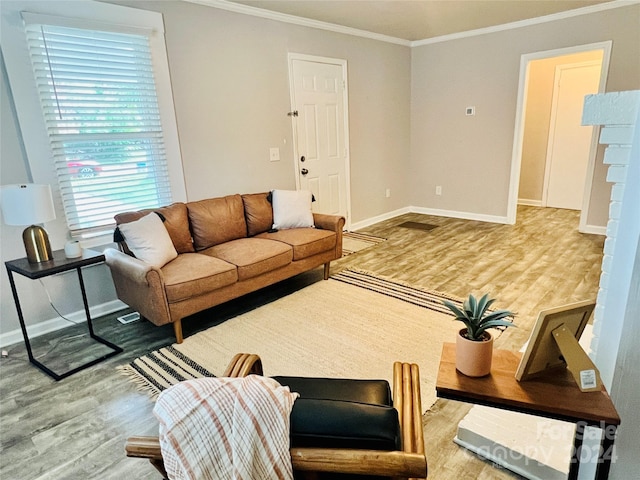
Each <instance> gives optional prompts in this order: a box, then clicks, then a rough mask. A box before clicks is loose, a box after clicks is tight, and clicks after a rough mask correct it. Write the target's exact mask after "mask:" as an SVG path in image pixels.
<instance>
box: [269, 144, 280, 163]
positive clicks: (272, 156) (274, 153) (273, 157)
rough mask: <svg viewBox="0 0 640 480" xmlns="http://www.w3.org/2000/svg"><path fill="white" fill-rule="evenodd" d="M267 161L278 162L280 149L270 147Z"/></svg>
mask: <svg viewBox="0 0 640 480" xmlns="http://www.w3.org/2000/svg"><path fill="white" fill-rule="evenodd" d="M269 160H270V161H271V162H277V161H278V160H280V149H279V148H278V147H271V148H270V149H269Z"/></svg>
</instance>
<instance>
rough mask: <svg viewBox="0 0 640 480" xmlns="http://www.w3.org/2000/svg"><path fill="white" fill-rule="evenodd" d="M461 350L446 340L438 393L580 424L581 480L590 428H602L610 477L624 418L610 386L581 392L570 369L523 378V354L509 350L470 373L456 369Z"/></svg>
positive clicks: (572, 471) (605, 471)
mask: <svg viewBox="0 0 640 480" xmlns="http://www.w3.org/2000/svg"><path fill="white" fill-rule="evenodd" d="M455 352H456V346H455V344H454V343H445V344H444V346H443V349H442V356H441V358H440V367H439V370H438V379H437V381H436V392H437V395H438V397H441V398H446V399H450V400H458V401H461V402H469V403H476V404H479V405H486V406H490V407H496V408H503V409H506V410H512V411H516V412H522V413H528V414H531V415H538V416H542V417H547V418H552V419H555V420H564V421H568V422H572V423H575V424H576V433H575V437H574V443H573V445H574V449H573V455H572V458H571V464H570V468H569V476H568V478H569V479H571V480H574V479H577V478H578V469H579V466H580V458H581V455H580V453H581V449H582V440H583V438H584V429H585V427H586V426H595V427H599V428H601V429H602V432H603V434H602V439H601V444H600V451H599V454H598V466H597V470H596V479H598V480H604V479H606V478H607V477H608V476H609V469H610V467H611V461H612V459H613V443H614V441H615V435H616V430H617V427H618V425H620V417H619V416H618V412H617V411H616V409H615V406H614V405H613V402H612V401H611V397H609V394H608V393H607V391H606V389H604V387H603V389H602V390H601V391H598V392H581V391H580V389H579V388H578V386H577V385H576V383H575V381H574V379H573V377H572V376H571V374H570V373H569V372H568V371H567V370H566V369H564V370H558V371H556V372H553V375H549V374H548V375H545V376H542V377H539V378H536V379H535V380H527V381H524V382H518V381H517V380H516V379H515V373H516V369H517V368H518V364H519V362H520V357H521V354H520V353H517V352H511V351H508V350H494V351H493V364H492V367H491V373H490V374H489V375H487V376H486V377H480V378H473V377H467V376H465V375H463V374H461V373H459V372H458V371H457V370H456V362H455Z"/></svg>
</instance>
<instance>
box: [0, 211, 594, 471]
mask: <svg viewBox="0 0 640 480" xmlns="http://www.w3.org/2000/svg"><path fill="white" fill-rule="evenodd" d="M407 221H409V222H422V223H429V224H434V225H437V227H436V228H434V229H432V230H430V231H423V230H417V229H411V228H405V227H399V226H398V225H399V224H401V223H403V222H407ZM577 227H578V212H574V211H569V210H558V209H550V208H548V209H542V208H535V207H520V208H519V209H518V222H517V224H516V225H513V226H510V225H497V224H489V223H482V222H474V221H466V220H457V219H450V218H442V217H431V216H426V215H418V214H407V215H402V216H400V217H397V218H394V219H391V220H387V221H384V222H381V223H379V224H376V225H373V226H371V227H369V228H366V229H364V230H362V232H365V233H370V234H374V235H378V236H382V237H385V238H387V239H388V240H387V241H386V242H383V243H381V244H378V245H376V246H374V247H371V248H369V249H366V250H363V251H361V252H358V253H355V254H353V255H350V256H348V257H345V258H344V259H342V260H339V261H336V262H334V263H333V264H332V273H335V272H336V271H338V270H341V269H343V268H346V267H350V266H353V267H358V268H361V269H365V270H370V271H372V272H375V273H377V274H380V275H385V276H388V277H391V278H394V279H397V280H402V281H404V282H408V283H411V284H413V285H418V286H421V287H424V288H428V289H433V290H439V291H442V292H445V293H449V294H452V295H456V296H460V297H464V296H466V295H467V294H468V293H476V294H481V293H484V292H489V293H491V295H492V296H494V297H496V298H498V301H497V302H496V305H495V306H496V307H498V308H508V309H510V310H512V311H515V312H517V313H518V316H517V318H516V323H517V325H518V328H511V329H508V330H507V331H506V332H505V333H504V334H503V335H502V336H501V337H500V338H499V339H498V340H497V347H498V348H506V349H513V350H517V349H519V348H520V347H521V346H522V344H523V343H524V342H525V341H526V339H527V338H528V335H529V332H530V329H531V327H532V325H533V322H534V321H535V318H536V316H537V313H538V311H539V310H540V309H543V308H548V307H551V306H557V305H562V304H565V303H569V302H572V301H577V300H582V299H595V297H596V294H597V291H598V281H599V274H600V263H601V259H602V249H603V245H604V237H601V236H595V235H584V234H580V233H578V232H577ZM321 279H322V268H319V269H316V270H314V271H313V272H309V273H306V274H303V275H300V276H298V277H296V278H295V279H291V280H287V281H284V282H281V283H280V284H278V285H276V286H274V287H270V288H267V289H263V290H262V291H260V292H257V293H255V294H251V295H248V296H246V297H244V298H242V299H239V300H236V301H232V302H229V303H227V304H225V305H222V306H219V307H216V308H214V309H211V310H209V311H207V312H205V313H203V314H199V315H198V316H197V317H195V318H191V319H188V320H185V321H184V322H183V325H184V330H185V335H186V336H188V335H191V334H193V333H195V332H196V331H198V330H202V329H205V328H208V327H209V326H211V325H214V324H216V323H218V322H221V321H224V320H225V319H227V318H230V317H233V316H235V315H238V314H240V313H242V312H244V311H247V310H250V309H252V308H255V307H257V306H259V305H261V304H263V303H266V302H270V301H273V300H274V299H276V298H278V297H279V296H281V295H283V294H286V293H288V292H291V291H293V290H296V289H299V288H303V287H304V286H306V285H308V284H310V283H313V282H316V281H321ZM95 329H96V333H98V334H99V335H102V336H104V337H105V338H106V339H108V340H110V341H112V342H114V343H116V344H118V345H120V346H122V347H123V348H124V349H125V351H124V353H122V354H120V355H118V356H116V357H113V358H111V359H109V360H107V361H105V362H103V363H100V364H98V365H96V366H94V367H91V368H90V369H87V370H84V371H82V372H80V373H77V374H75V375H73V376H71V377H69V378H67V379H64V380H62V381H60V382H54V381H53V380H52V379H50V378H49V377H48V376H46V375H44V374H43V373H41V372H40V371H39V370H37V369H35V368H34V367H32V366H31V365H30V364H29V363H28V362H27V360H26V352H25V348H24V346H23V345H22V344H19V345H15V346H13V347H10V348H7V350H8V352H9V356H8V357H7V358H1V359H0V463H1V464H0V478H2V479H3V480H30V479H41V480H44V479H56V480H59V479H78V480H80V479H93V478H100V479H110V478H114V479H120V480H124V479H146V478H149V479H158V478H160V477H159V475H158V474H157V473H156V471H155V470H154V469H153V468H152V467H151V466H150V465H149V464H148V463H147V462H146V461H143V460H133V459H128V458H126V457H125V456H124V451H123V445H124V440H125V438H126V437H127V436H129V435H132V434H142V435H144V434H149V435H151V434H156V433H157V426H156V422H155V420H154V418H153V415H152V413H151V410H152V408H153V403H152V401H151V400H150V399H149V398H148V397H147V396H146V395H145V394H144V393H141V392H138V391H137V390H136V388H135V386H134V385H133V384H132V383H131V382H129V381H128V380H127V379H126V378H125V377H123V376H121V375H120V374H119V373H118V372H117V371H116V370H115V367H116V366H117V365H120V364H124V363H127V362H129V361H131V360H132V359H134V358H135V357H137V356H140V355H143V354H146V353H148V352H150V351H152V350H154V349H157V348H159V347H162V346H165V345H168V344H170V343H172V342H173V329H172V328H171V326H166V327H155V326H153V325H151V324H150V323H148V322H144V321H143V322H136V323H133V324H129V325H121V324H120V323H118V322H117V320H116V319H115V315H112V316H108V317H105V318H101V319H98V320H96V321H95ZM66 330H67V331H65V332H64V336H63V335H62V333H61V332H56V334H52V335H50V336H48V337H40V338H39V339H38V341H37V342H36V343H37V348H36V356H39V355H42V354H45V353H47V352H48V354H47V356H46V357H42V358H41V361H43V362H44V363H47V364H48V363H50V362H53V358H55V357H58V358H63V359H68V358H71V357H74V358H76V359H77V358H80V360H83V359H84V358H83V356H84V355H90V354H94V353H95V351H94V348H93V347H92V346H91V345H89V346H86V345H83V343H84V344H86V343H87V342H86V339H85V338H84V337H78V335H79V334H80V333H81V332H83V331H84V330H83V329H82V326H74V327H70V328H69V329H66ZM255 353H258V354H259V353H260V352H255ZM399 360H401V359H399ZM68 366H69V365H64V364H60V365H58V364H56V367H57V368H60V369H64V368H67V367H68ZM70 366H73V364H71V365H70ZM265 369H266V370H267V371H268V366H265ZM274 373H276V372H274ZM469 408H470V406H469V405H466V404H463V403H459V402H454V401H446V400H438V402H437V403H436V405H434V407H433V408H432V409H431V410H430V411H429V412H427V414H426V415H425V416H424V429H425V440H426V450H427V458H428V461H429V478H430V479H436V480H437V479H456V480H457V479H498V480H499V479H512V478H519V477H518V476H517V475H515V474H513V473H510V472H508V471H506V470H503V469H500V468H499V467H496V466H494V465H493V464H492V463H490V462H487V461H484V460H482V459H479V458H476V457H475V456H474V455H472V454H470V453H468V452H467V451H465V450H464V449H462V448H460V447H458V446H457V445H456V444H454V443H453V442H452V438H453V437H454V436H455V432H456V427H457V423H458V422H459V421H460V419H461V418H462V417H464V415H465V414H466V412H467V411H468V410H469Z"/></svg>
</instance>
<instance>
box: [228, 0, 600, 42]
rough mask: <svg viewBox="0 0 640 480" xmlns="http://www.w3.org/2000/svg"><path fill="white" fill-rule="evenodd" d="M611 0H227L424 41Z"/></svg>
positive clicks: (400, 37)
mask: <svg viewBox="0 0 640 480" xmlns="http://www.w3.org/2000/svg"><path fill="white" fill-rule="evenodd" d="M610 1H612V0H229V2H232V3H237V4H241V5H246V6H250V7H255V8H259V9H263V10H268V11H272V12H278V13H282V14H287V15H293V16H296V17H302V18H306V19H311V20H315V21H320V22H326V23H331V24H335V25H341V26H344V27H350V28H355V29H358V30H364V31H367V32H372V33H376V34H381V35H385V36H389V37H394V38H398V39H402V40H407V41H417V40H426V39H429V38H433V37H440V36H443V35H450V34H456V33H460V32H466V31H469V30H476V29H482V28H488V27H494V26H496V25H502V24H506V23H512V22H517V21H521V20H528V19H532V18H536V17H541V16H545V15H551V14H556V13H561V12H565V11H568V10H574V9H578V8H583V7H590V6H593V5H596V4H601V3H608V2H610Z"/></svg>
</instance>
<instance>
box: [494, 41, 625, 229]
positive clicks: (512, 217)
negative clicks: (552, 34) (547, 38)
mask: <svg viewBox="0 0 640 480" xmlns="http://www.w3.org/2000/svg"><path fill="white" fill-rule="evenodd" d="M612 44H613V41H611V40H608V41H606V42H598V43H589V44H585V45H576V46H574V47H566V48H558V49H554V50H544V51H540V52H533V53H525V54H523V55H521V57H520V79H519V82H518V99H517V104H516V121H515V129H514V135H513V152H512V156H511V175H510V179H509V198H508V200H507V223H508V224H511V225H513V224H515V223H516V214H517V208H518V189H519V186H520V167H521V163H522V144H523V140H524V119H525V113H526V105H527V93H528V90H529V62H531V61H533V60H540V59H543V58H553V57H560V56H564V55H571V54H574V53H581V52H588V51H592V50H602V51H603V55H602V70H601V73H600V87H599V89H598V93H604V92H605V88H606V84H607V77H608V74H609V63H610V59H611V46H612ZM598 133H599V129H598V128H594V129H593V135H592V138H591V149H590V153H589V163H588V165H587V178H586V181H585V186H584V192H585V193H584V198H583V203H582V210H581V212H580V224H579V227H578V230H579V231H580V232H583V233H598V234H600V233H602V232H601V231H600V229H599V228H598V229H597V230H598V231H593V230H594V229H593V227H589V226H588V225H587V217H588V213H589V206H590V205H589V204H590V201H591V187H592V183H593V171H594V169H595V157H596V153H597V145H598Z"/></svg>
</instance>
